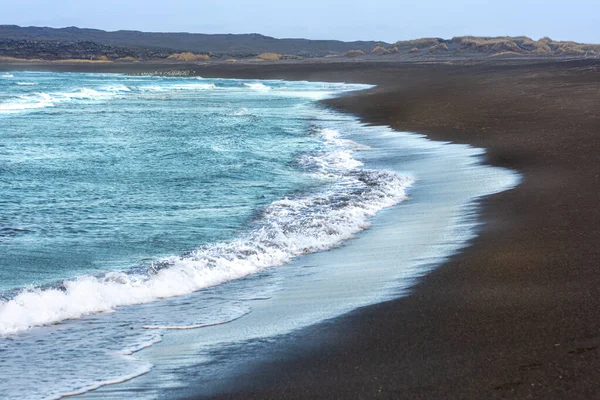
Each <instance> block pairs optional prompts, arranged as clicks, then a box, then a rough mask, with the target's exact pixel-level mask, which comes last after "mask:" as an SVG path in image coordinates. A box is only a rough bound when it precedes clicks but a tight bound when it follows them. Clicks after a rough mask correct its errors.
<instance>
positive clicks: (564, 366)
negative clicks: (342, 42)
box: [61, 60, 600, 399]
mask: <svg viewBox="0 0 600 400" xmlns="http://www.w3.org/2000/svg"><path fill="white" fill-rule="evenodd" d="M61 68H65V67H64V66H61ZM93 68H97V67H96V66H94V67H93ZM136 68H141V67H140V66H136ZM144 68H146V67H144ZM148 68H150V67H148ZM195 69H196V71H197V73H198V74H200V75H202V76H207V77H209V76H220V77H242V78H243V77H246V78H285V79H307V80H323V81H346V82H360V83H373V84H377V85H379V86H378V87H377V88H376V89H373V90H369V91H366V92H363V93H358V94H354V95H351V96H346V97H343V98H340V99H334V100H329V101H327V103H328V104H329V105H331V106H332V107H335V108H337V109H339V110H342V111H346V112H350V113H354V114H356V115H359V116H360V117H361V118H363V120H364V121H366V122H369V123H374V124H387V125H391V126H392V127H393V128H394V129H396V130H399V131H411V132H418V133H423V134H427V135H428V136H429V137H430V138H432V139H440V140H448V141H453V142H458V143H469V144H473V145H475V146H477V147H482V148H485V149H486V150H487V162H489V163H490V164H492V165H498V166H503V167H508V168H511V169H514V170H516V171H518V172H520V173H521V174H522V175H523V181H522V183H521V184H520V185H519V186H518V187H517V188H515V189H513V190H510V191H507V192H503V193H500V194H498V195H494V196H491V197H489V198H486V199H485V200H483V201H482V202H481V206H482V208H481V212H482V220H483V221H484V222H485V224H484V225H483V227H482V231H481V232H480V236H479V237H478V238H476V239H475V240H473V242H472V245H471V246H470V247H469V248H467V249H466V250H464V251H463V252H461V253H460V254H458V255H456V256H454V257H453V258H452V260H451V261H450V262H448V263H445V264H444V265H441V266H440V267H439V268H438V269H437V270H435V271H433V272H431V273H430V274H429V275H427V276H426V277H424V278H423V279H422V280H421V281H420V283H418V284H417V285H416V286H415V287H414V288H413V291H412V293H411V295H410V296H408V297H405V298H402V299H398V300H394V301H389V302H385V303H381V304H378V305H374V306H369V307H366V308H363V309H359V310H356V311H354V312H351V313H350V314H347V315H345V316H343V317H341V318H337V319H334V320H332V321H328V322H326V323H322V324H320V325H317V326H314V327H311V328H308V329H304V330H302V331H299V332H297V333H295V334H294V335H293V336H291V337H289V338H288V339H286V340H283V341H282V342H281V343H280V344H279V345H277V344H274V345H273V349H274V350H273V357H272V358H271V359H270V361H268V362H262V363H260V364H259V365H253V366H252V368H250V369H247V370H246V372H242V373H240V374H239V375H238V376H236V377H235V379H233V380H231V382H226V386H227V390H226V392H223V393H217V394H214V395H212V396H211V397H214V398H235V399H306V398H310V399H321V398H322V399H371V398H383V399H397V398H423V399H435V398H444V399H447V398H457V399H458V398H461V399H464V398H503V397H506V398H569V399H578V398H597V397H600V384H598V382H600V357H599V355H600V352H599V349H598V346H600V272H599V271H598V268H599V267H600V210H599V208H598V205H599V204H600V162H599V160H600V115H599V110H600V61H598V60H581V61H562V62H550V61H543V62H538V61H523V62H515V61H493V62H492V61H490V62H483V63H462V62H461V63H459V64H451V63H444V64H401V63H398V64H396V63H387V64H376V63H356V64H353V63H344V64H343V65H342V64H335V63H323V64H320V63H314V64H297V65H289V64H287V65H275V64H273V65H271V64H269V65H258V66H257V65H231V66H224V65H223V66H214V67H211V66H208V67H201V66H198V67H195ZM90 72H91V71H90ZM100 72H108V71H100ZM399 245H400V244H399ZM190 379H193V375H192V376H191V377H190ZM191 384H192V386H193V383H191ZM193 397H194V398H198V397H200V396H193Z"/></svg>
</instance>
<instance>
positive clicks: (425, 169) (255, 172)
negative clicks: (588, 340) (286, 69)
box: [0, 72, 518, 399]
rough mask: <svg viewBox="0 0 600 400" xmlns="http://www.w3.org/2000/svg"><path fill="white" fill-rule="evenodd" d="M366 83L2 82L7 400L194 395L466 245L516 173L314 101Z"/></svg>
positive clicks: (396, 288)
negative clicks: (483, 199) (278, 339)
mask: <svg viewBox="0 0 600 400" xmlns="http://www.w3.org/2000/svg"><path fill="white" fill-rule="evenodd" d="M369 87H370V86H368V85H351V84H344V83H319V82H287V81H258V80H226V79H202V78H166V77H164V78H163V77H131V76H124V75H115V74H112V75H111V74H75V73H73V74H71V73H32V72H12V73H0V398H10V399H42V398H61V397H63V396H67V395H76V394H83V396H84V397H89V398H100V399H106V398H116V399H121V398H152V399H154V398H175V397H177V396H180V395H181V396H182V397H186V396H189V395H190V393H189V392H185V390H184V389H181V390H183V391H182V392H176V391H175V390H176V389H177V390H179V389H180V388H185V387H186V386H187V385H189V384H190V382H187V381H186V379H187V378H185V377H186V376H193V380H194V385H195V386H196V387H199V386H203V385H204V386H206V387H207V388H208V386H210V384H211V382H213V381H214V382H219V381H220V379H222V378H223V377H224V376H227V375H229V374H230V373H231V372H232V371H233V370H234V369H235V368H236V367H237V366H238V365H239V363H240V362H241V360H246V359H250V358H255V355H253V354H252V351H253V350H252V349H256V348H257V346H259V345H262V344H264V343H268V340H271V339H272V338H273V337H275V336H277V335H284V334H286V333H289V332H291V331H293V330H295V329H299V328H302V327H305V326H309V325H312V324H315V323H318V322H320V321H322V320H324V319H328V318H333V317H335V316H338V315H341V314H343V313H345V312H348V311H350V310H352V309H355V308H357V307H361V306H365V305H368V304H373V303H374V302H377V301H381V300H384V299H388V298H392V297H395V296H398V295H402V294H404V293H405V290H406V289H407V288H408V287H410V285H411V284H413V283H414V281H415V279H417V278H418V277H419V276H420V275H422V274H424V273H426V272H427V271H428V270H430V269H431V268H433V267H434V266H436V265H438V264H439V263H440V262H442V261H443V260H444V259H445V258H446V257H448V256H450V255H451V254H453V252H455V251H457V250H458V249H460V248H461V247H463V246H464V245H465V243H466V241H467V240H469V239H470V238H472V237H473V235H474V228H475V227H476V220H475V219H474V215H475V214H474V212H475V211H474V210H475V209H474V207H473V205H472V202H473V200H475V199H477V198H479V197H480V196H484V195H488V194H491V193H495V192H498V191H501V190H505V189H507V188H510V187H512V186H514V185H515V184H516V183H517V182H518V178H517V177H516V176H515V175H514V174H512V173H510V172H508V171H505V170H501V169H498V168H491V167H487V166H483V165H481V155H482V151H481V150H479V149H473V148H471V147H469V146H460V145H450V144H444V143H440V142H431V141H429V140H427V139H425V138H423V137H420V136H418V135H414V134H406V133H398V132H394V131H392V130H391V129H389V128H387V127H378V126H368V125H364V124H362V123H360V122H359V121H358V120H357V118H355V117H353V116H350V115H344V114H340V113H337V112H334V111H332V110H329V109H327V108H325V107H324V106H322V105H321V104H319V103H318V102H317V100H319V99H323V98H327V97H332V96H338V95H342V94H344V93H345V92H348V91H352V90H361V89H366V88H369ZM367 228H372V229H367ZM161 341H162V343H159V342H161ZM190 374H191V375H190ZM123 382H127V383H123ZM117 383H119V385H111V384H117ZM94 389H98V390H96V391H91V390H94Z"/></svg>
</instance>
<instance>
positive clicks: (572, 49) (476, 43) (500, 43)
mask: <svg viewBox="0 0 600 400" xmlns="http://www.w3.org/2000/svg"><path fill="white" fill-rule="evenodd" d="M450 42H451V43H453V44H457V45H458V48H459V49H461V50H471V51H476V52H484V53H507V52H512V53H517V54H530V55H557V56H558V55H574V56H577V55H579V56H582V55H586V54H592V55H593V54H600V45H590V44H581V43H575V42H558V41H554V40H552V39H550V38H549V37H543V38H542V39H540V40H537V41H536V40H533V39H531V38H529V37H527V36H516V37H510V36H505V37H474V36H462V37H455V38H452V40H451V41H450Z"/></svg>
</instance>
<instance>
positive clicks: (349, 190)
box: [0, 129, 413, 335]
mask: <svg viewBox="0 0 600 400" xmlns="http://www.w3.org/2000/svg"><path fill="white" fill-rule="evenodd" d="M319 134H320V136H321V137H322V138H323V140H324V145H323V149H322V150H320V151H317V152H314V153H310V154H304V155H303V156H301V157H300V163H301V165H302V166H303V168H305V169H306V170H307V171H309V172H310V173H312V174H314V175H315V176H317V177H319V178H320V179H323V180H324V181H326V182H328V183H329V184H328V185H327V186H326V187H325V189H323V190H322V191H320V192H318V193H306V194H299V195H297V196H293V197H287V198H284V199H281V200H278V201H275V202H273V203H271V204H270V205H269V206H268V207H267V208H266V209H265V210H264V211H263V213H262V215H261V217H260V218H259V219H258V220H257V221H256V222H255V227H254V229H253V230H251V231H250V232H248V233H247V234H245V235H243V236H241V237H239V238H237V239H235V240H232V241H230V242H222V243H215V244H211V245H206V246H203V247H201V248H199V249H198V250H196V251H194V252H192V253H189V254H186V255H184V256H178V257H168V258H164V259H161V260H159V261H158V262H157V263H155V264H153V265H151V266H150V267H149V268H147V270H146V271H145V272H143V273H140V272H135V273H134V272H130V271H122V272H108V273H106V274H104V275H102V276H89V275H88V276H81V277H78V278H76V279H73V280H67V281H64V282H63V283H62V284H61V285H60V287H55V288H46V289H44V288H35V289H28V290H23V291H22V292H20V293H19V294H17V295H16V296H15V297H13V298H11V299H9V300H5V301H2V302H0V334H4V335H6V334H12V333H16V332H19V331H23V330H27V329H29V328H31V327H34V326H39V325H47V324H52V323H57V322H60V321H62V320H66V319H74V318H79V317H82V316H84V315H88V314H92V313H98V312H107V311H111V310H113V309H114V308H116V307H119V306H126V305H133V304H141V303H147V302H151V301H154V300H158V299H163V298H168V297H175V296H181V295H185V294H189V293H192V292H195V291H197V290H200V289H203V288H207V287H210V286H215V285H219V284H222V283H225V282H228V281H231V280H234V279H239V278H242V277H245V276H248V275H250V274H254V273H257V272H259V271H261V270H264V269H265V268H270V267H276V266H280V265H283V264H286V263H288V262H289V261H291V260H292V259H293V258H295V257H297V256H300V255H302V254H308V253H314V252H318V251H324V250H329V249H332V248H334V247H337V246H339V245H340V244H341V243H342V242H343V241H345V240H347V239H350V238H352V237H353V236H354V235H355V234H356V233H358V232H360V231H361V230H363V229H366V228H367V227H368V226H369V219H370V218H371V217H373V216H374V215H375V214H376V213H377V212H378V211H380V210H381V209H383V208H386V207H390V206H393V205H395V204H397V203H399V202H401V201H403V200H405V199H406V198H407V197H406V189H407V188H408V187H409V186H410V185H411V184H412V182H413V181H412V179H411V178H409V177H406V176H402V175H400V174H398V173H395V172H391V171H386V170H372V169H361V168H359V167H360V166H362V163H361V162H360V161H358V160H356V159H355V158H354V157H353V155H354V153H355V152H356V151H357V150H362V149H365V148H366V147H364V146H361V145H359V144H358V143H355V142H352V141H350V140H346V139H341V138H340V135H339V132H337V131H335V130H331V129H323V130H321V131H319ZM138 271H139V269H138Z"/></svg>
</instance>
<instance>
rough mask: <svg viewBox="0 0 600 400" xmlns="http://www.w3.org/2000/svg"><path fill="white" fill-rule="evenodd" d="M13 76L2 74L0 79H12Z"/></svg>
mask: <svg viewBox="0 0 600 400" xmlns="http://www.w3.org/2000/svg"><path fill="white" fill-rule="evenodd" d="M14 77H15V76H14V75H13V74H2V75H0V78H14Z"/></svg>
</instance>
